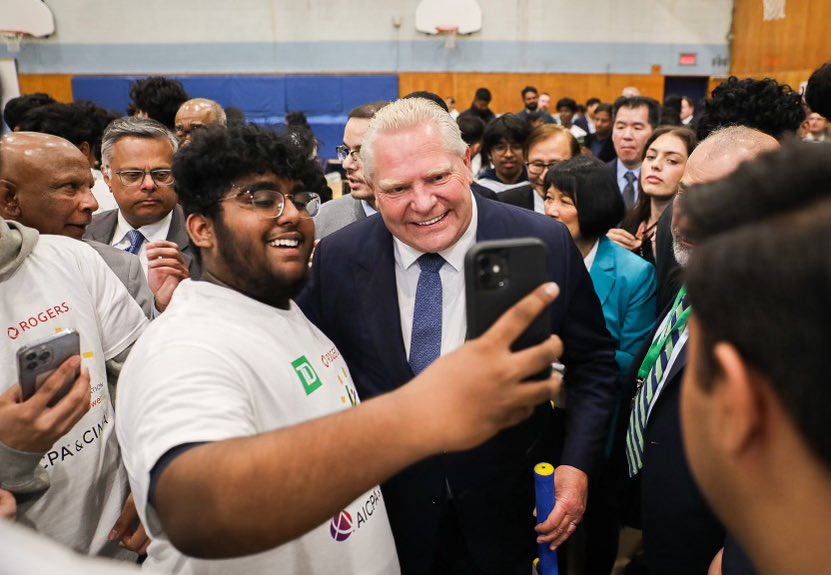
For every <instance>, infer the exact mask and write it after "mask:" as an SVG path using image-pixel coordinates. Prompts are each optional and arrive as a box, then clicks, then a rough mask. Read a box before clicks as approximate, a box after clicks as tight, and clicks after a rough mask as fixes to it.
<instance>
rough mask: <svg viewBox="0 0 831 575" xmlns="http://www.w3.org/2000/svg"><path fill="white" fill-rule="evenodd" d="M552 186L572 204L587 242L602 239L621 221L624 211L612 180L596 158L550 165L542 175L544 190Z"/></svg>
mask: <svg viewBox="0 0 831 575" xmlns="http://www.w3.org/2000/svg"><path fill="white" fill-rule="evenodd" d="M552 186H553V187H555V188H557V189H558V190H559V191H560V192H561V193H562V194H563V195H565V196H566V197H568V198H571V200H572V201H573V202H574V206H575V207H576V208H577V223H579V224H580V234H581V235H582V236H583V237H585V238H587V239H596V238H599V237H601V236H604V235H606V232H608V231H609V230H610V229H612V228H613V227H615V226H616V225H617V223H618V222H619V221H620V220H621V218H623V214H624V212H625V210H626V207H625V206H624V204H623V197H622V196H621V195H620V189H618V185H617V182H616V181H615V176H614V174H613V173H612V171H611V170H610V169H609V168H608V166H606V164H605V163H603V162H601V161H600V160H598V159H597V158H593V157H591V156H577V157H576V158H573V159H571V160H568V161H565V162H560V163H559V164H554V165H553V166H551V167H550V168H549V169H548V173H547V174H546V175H545V189H546V190H548V189H549V188H551V187H552Z"/></svg>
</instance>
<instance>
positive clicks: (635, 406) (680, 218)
mask: <svg viewBox="0 0 831 575" xmlns="http://www.w3.org/2000/svg"><path fill="white" fill-rule="evenodd" d="M778 147H779V144H778V142H777V141H776V140H775V139H774V138H772V137H771V136H768V135H766V134H764V133H762V132H759V131H757V130H753V129H751V128H746V127H741V126H738V127H730V128H725V129H722V130H718V131H716V132H714V133H713V134H712V135H710V137H708V138H707V139H706V140H704V141H703V142H702V143H701V144H700V145H699V146H698V148H696V150H695V151H694V152H693V154H692V155H691V156H690V158H689V160H688V161H687V165H686V168H685V170H684V177H683V178H682V180H681V185H680V189H679V192H678V193H679V195H680V194H683V193H684V192H685V190H687V189H689V188H690V187H692V186H696V185H699V184H704V183H708V182H714V181H717V180H720V179H722V178H724V177H726V176H727V175H729V174H730V173H732V172H734V171H735V170H736V169H737V168H738V166H739V165H740V164H742V163H744V162H747V161H749V160H752V159H754V158H756V157H757V156H758V155H760V154H761V153H764V152H768V151H772V150H775V149H777V148H778ZM680 203H681V202H676V203H675V207H674V212H673V218H672V233H673V251H674V254H675V258H676V259H677V260H678V263H679V264H680V265H681V266H682V267H684V266H686V264H687V261H688V260H689V255H690V251H691V250H692V249H693V248H694V244H693V242H692V241H691V240H690V239H689V238H688V237H686V235H685V233H684V230H685V217H684V215H683V213H682V212H681V211H680V208H679V204H680ZM690 313H691V308H690V306H689V304H688V303H687V297H686V287H685V286H682V288H681V290H680V291H679V293H678V295H677V296H676V297H675V300H674V302H673V303H672V304H671V305H670V306H669V307H667V308H666V309H665V310H664V313H663V314H662V319H661V320H659V322H658V327H657V330H656V331H655V333H654V334H653V337H652V338H651V342H652V343H651V345H650V346H649V348H648V349H644V350H643V352H642V355H641V357H639V358H636V359H635V361H634V363H633V365H635V366H640V367H639V369H638V372H637V379H636V381H633V382H632V384H633V385H632V387H631V388H630V389H628V390H627V392H628V393H629V396H631V397H633V401H632V411H631V413H630V414H628V416H627V417H624V418H623V420H624V424H623V425H625V427H626V429H625V435H624V436H623V441H622V448H621V446H620V445H619V446H618V451H617V456H618V457H620V455H621V453H620V452H621V451H622V452H624V453H625V458H626V464H627V467H628V475H629V478H630V479H629V482H628V486H627V488H628V489H629V490H630V492H631V494H632V501H633V503H634V506H636V507H639V509H637V510H636V511H635V515H636V517H637V516H639V518H637V519H636V520H635V522H638V523H640V524H641V527H642V529H643V538H644V553H645V559H646V564H647V568H648V570H649V573H650V574H656V573H657V574H661V573H673V574H683V573H691V574H692V573H706V572H707V569H708V567H709V565H710V563H711V562H712V561H713V559H714V558H715V557H716V555H717V554H718V553H719V550H720V549H721V548H722V547H723V546H724V540H725V531H724V528H723V526H722V525H721V523H720V522H719V521H718V520H717V519H716V518H715V517H714V516H713V514H712V512H711V511H710V509H709V507H708V506H707V504H706V503H705V502H704V500H703V498H702V496H701V493H700V492H699V490H698V488H697V487H696V485H695V483H694V482H693V478H692V475H691V473H690V469H689V464H688V462H687V458H686V454H685V452H684V449H683V444H682V438H681V423H680V416H679V403H680V389H681V381H682V379H683V374H684V369H685V367H686V363H687V345H686V343H687V338H688V327H687V319H688V317H689V315H690ZM621 431H623V429H621ZM613 457H614V455H613ZM618 461H619V462H621V463H622V458H620V459H619V460H618ZM638 502H639V503H638ZM737 560H739V559H738V556H737ZM727 563H728V561H727V559H726V560H725V571H728V569H727ZM730 572H732V573H735V572H737V571H730ZM740 572H744V571H740Z"/></svg>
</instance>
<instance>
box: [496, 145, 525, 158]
mask: <svg viewBox="0 0 831 575" xmlns="http://www.w3.org/2000/svg"><path fill="white" fill-rule="evenodd" d="M509 148H510V150H511V152H513V153H514V154H515V155H519V154H521V153H522V146H521V145H520V144H517V143H516V142H510V143H505V142H499V143H498V144H496V145H495V146H493V147H491V152H493V153H494V154H504V153H505V152H507V151H508V149H509Z"/></svg>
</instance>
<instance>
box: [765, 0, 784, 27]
mask: <svg viewBox="0 0 831 575" xmlns="http://www.w3.org/2000/svg"><path fill="white" fill-rule="evenodd" d="M785 1H786V0H762V4H763V6H764V14H763V15H762V20H764V21H765V22H770V21H771V20H784V19H785Z"/></svg>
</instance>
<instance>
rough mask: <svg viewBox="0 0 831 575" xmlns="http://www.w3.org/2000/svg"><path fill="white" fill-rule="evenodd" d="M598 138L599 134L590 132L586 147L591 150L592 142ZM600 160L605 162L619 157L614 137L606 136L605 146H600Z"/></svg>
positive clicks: (598, 157)
mask: <svg viewBox="0 0 831 575" xmlns="http://www.w3.org/2000/svg"><path fill="white" fill-rule="evenodd" d="M596 140H597V134H589V135H588V136H586V141H585V142H584V143H583V145H584V146H585V147H587V148H588V149H590V150H591V147H592V144H593V143H594V142H595V141H596ZM596 157H597V159H598V160H601V161H603V162H607V163H608V162H611V161H612V160H616V159H617V152H615V145H614V144H613V143H612V137H611V136H609V137H608V138H606V141H605V142H603V147H602V148H600V154H599V155H598V156H596Z"/></svg>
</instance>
